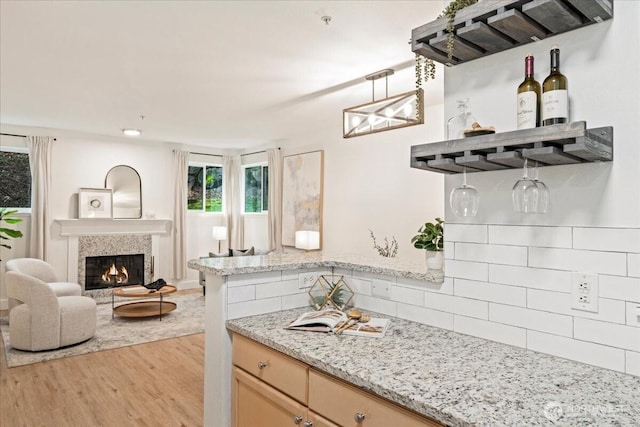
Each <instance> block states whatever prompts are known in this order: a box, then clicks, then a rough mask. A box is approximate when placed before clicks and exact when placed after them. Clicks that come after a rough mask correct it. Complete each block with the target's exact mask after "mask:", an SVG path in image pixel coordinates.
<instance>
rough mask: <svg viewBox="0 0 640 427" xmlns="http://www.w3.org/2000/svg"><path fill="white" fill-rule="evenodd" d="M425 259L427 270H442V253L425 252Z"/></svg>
mask: <svg viewBox="0 0 640 427" xmlns="http://www.w3.org/2000/svg"><path fill="white" fill-rule="evenodd" d="M425 254H426V258H427V270H442V267H443V266H444V255H443V253H442V251H425Z"/></svg>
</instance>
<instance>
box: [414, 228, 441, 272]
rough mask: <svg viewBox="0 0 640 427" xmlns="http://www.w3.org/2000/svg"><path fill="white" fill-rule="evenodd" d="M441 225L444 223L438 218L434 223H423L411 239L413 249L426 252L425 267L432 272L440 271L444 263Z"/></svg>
mask: <svg viewBox="0 0 640 427" xmlns="http://www.w3.org/2000/svg"><path fill="white" fill-rule="evenodd" d="M442 224H444V221H443V220H442V219H440V218H436V219H435V222H425V223H424V225H423V226H421V227H420V228H419V229H418V234H416V235H415V236H413V238H412V239H411V243H412V244H413V247H414V248H416V249H424V250H426V258H427V267H428V268H429V269H432V270H442V265H443V263H444V256H443V254H442V252H443V251H444V239H443V232H444V229H443V227H442Z"/></svg>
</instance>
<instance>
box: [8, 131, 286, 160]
mask: <svg viewBox="0 0 640 427" xmlns="http://www.w3.org/2000/svg"><path fill="white" fill-rule="evenodd" d="M3 135H4V134H3ZM277 148H278V150H279V149H280V147H277ZM266 152H267V150H261V151H254V152H253V153H244V154H240V157H242V156H250V155H252V154H260V153H266ZM189 154H199V155H201V156H211V157H223V156H221V155H220V154H209V153H196V152H195V151H190V152H189Z"/></svg>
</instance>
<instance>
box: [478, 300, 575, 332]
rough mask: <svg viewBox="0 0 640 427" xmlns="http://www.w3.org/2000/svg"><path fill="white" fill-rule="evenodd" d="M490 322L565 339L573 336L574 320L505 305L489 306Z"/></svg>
mask: <svg viewBox="0 0 640 427" xmlns="http://www.w3.org/2000/svg"><path fill="white" fill-rule="evenodd" d="M489 320H491V321H492V322H498V323H505V324H507V325H513V326H519V327H521V328H526V329H532V330H534V331H541V332H547V333H550V334H555V335H563V336H565V337H571V336H573V318H572V317H571V316H566V315H562V314H556V313H549V312H546V311H538V310H529V309H526V308H521V307H513V306H510V305H504V304H495V303H490V304H489Z"/></svg>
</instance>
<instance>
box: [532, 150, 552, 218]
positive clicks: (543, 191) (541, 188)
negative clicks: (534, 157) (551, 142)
mask: <svg viewBox="0 0 640 427" xmlns="http://www.w3.org/2000/svg"><path fill="white" fill-rule="evenodd" d="M533 181H534V182H535V183H536V185H537V186H538V205H537V209H536V212H537V213H547V211H548V210H549V188H547V186H546V185H545V183H544V182H542V181H540V179H539V178H538V162H536V166H535V168H534V169H533Z"/></svg>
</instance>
